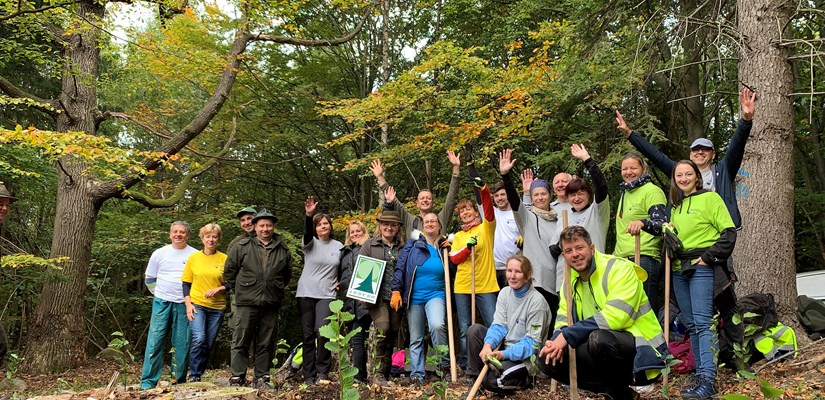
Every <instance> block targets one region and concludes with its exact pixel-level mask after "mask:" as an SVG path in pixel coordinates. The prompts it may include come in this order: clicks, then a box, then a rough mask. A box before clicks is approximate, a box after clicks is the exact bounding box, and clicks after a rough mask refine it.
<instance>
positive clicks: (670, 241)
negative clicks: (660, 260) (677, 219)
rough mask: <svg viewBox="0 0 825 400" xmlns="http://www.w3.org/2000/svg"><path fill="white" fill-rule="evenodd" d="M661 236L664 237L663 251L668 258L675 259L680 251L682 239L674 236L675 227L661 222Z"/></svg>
mask: <svg viewBox="0 0 825 400" xmlns="http://www.w3.org/2000/svg"><path fill="white" fill-rule="evenodd" d="M662 237H663V238H664V242H665V243H664V250H665V253H666V254H667V255H668V256H670V259H671V260H672V259H675V258H676V257H678V256H679V254H681V253H682V241H681V240H679V237H678V236H676V228H673V227H672V226H670V225H668V224H662Z"/></svg>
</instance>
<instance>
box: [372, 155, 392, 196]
mask: <svg viewBox="0 0 825 400" xmlns="http://www.w3.org/2000/svg"><path fill="white" fill-rule="evenodd" d="M370 172H372V176H374V177H375V183H376V184H377V185H378V201H379V202H380V203H385V202H386V200H384V191H386V190H387V187H389V186H390V184H389V183H387V178H386V177H384V166H383V165H381V160H379V159H377V158H376V159H375V160H372V162H371V163H370Z"/></svg>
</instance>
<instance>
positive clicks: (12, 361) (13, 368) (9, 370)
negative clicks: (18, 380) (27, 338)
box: [6, 353, 23, 381]
mask: <svg viewBox="0 0 825 400" xmlns="http://www.w3.org/2000/svg"><path fill="white" fill-rule="evenodd" d="M22 362H23V357H20V356H18V355H17V353H9V355H7V356H6V379H7V380H9V381H12V380H14V376H15V375H17V372H19V371H20V365H21V363H22Z"/></svg>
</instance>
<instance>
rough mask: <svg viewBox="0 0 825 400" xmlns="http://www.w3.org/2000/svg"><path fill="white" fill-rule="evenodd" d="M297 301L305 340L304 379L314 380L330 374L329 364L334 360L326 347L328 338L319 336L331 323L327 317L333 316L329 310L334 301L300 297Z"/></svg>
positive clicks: (303, 345) (303, 344)
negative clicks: (320, 330) (321, 375)
mask: <svg viewBox="0 0 825 400" xmlns="http://www.w3.org/2000/svg"><path fill="white" fill-rule="evenodd" d="M297 300H298V315H300V316H301V331H302V332H303V336H302V339H303V340H304V341H303V343H302V345H301V347H302V348H303V353H304V354H303V357H304V363H303V364H302V367H303V369H304V379H306V378H313V379H314V378H315V377H316V376H317V375H318V374H326V373H327V372H329V362H330V360H331V359H332V353H330V351H329V350H327V348H326V346H324V344H326V342H327V338H325V337H323V336H321V335H319V334H318V330H319V329H321V327H322V326H324V325H326V324H328V323H329V320H327V317H329V316H330V315H332V311H330V310H329V303H332V299H313V298H311V297H299V298H298V299H297ZM316 343H317V344H316Z"/></svg>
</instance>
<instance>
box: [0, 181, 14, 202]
mask: <svg viewBox="0 0 825 400" xmlns="http://www.w3.org/2000/svg"><path fill="white" fill-rule="evenodd" d="M0 198H5V199H9V203H14V202H15V201H17V197H14V196H12V195H11V193H9V190H8V189H6V185H4V184H3V183H0Z"/></svg>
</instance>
